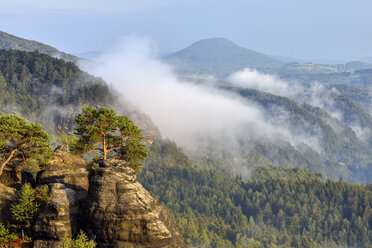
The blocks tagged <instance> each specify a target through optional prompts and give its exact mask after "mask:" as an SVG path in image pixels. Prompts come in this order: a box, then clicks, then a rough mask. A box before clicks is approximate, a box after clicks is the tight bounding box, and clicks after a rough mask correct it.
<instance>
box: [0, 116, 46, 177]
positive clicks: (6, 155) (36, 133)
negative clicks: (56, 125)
mask: <svg viewBox="0 0 372 248" xmlns="http://www.w3.org/2000/svg"><path fill="white" fill-rule="evenodd" d="M49 141H50V137H49V135H48V134H47V133H46V132H45V131H44V130H43V127H42V126H41V125H40V124H36V123H29V122H27V121H26V120H24V119H23V118H22V117H20V116H17V115H0V160H1V165H0V176H1V174H2V173H3V170H4V168H5V166H6V165H7V164H8V163H9V162H11V161H19V162H22V163H23V164H24V165H27V166H35V167H37V166H38V165H40V164H42V163H47V162H48V161H49V160H50V158H51V154H52V149H51V147H50V143H49Z"/></svg>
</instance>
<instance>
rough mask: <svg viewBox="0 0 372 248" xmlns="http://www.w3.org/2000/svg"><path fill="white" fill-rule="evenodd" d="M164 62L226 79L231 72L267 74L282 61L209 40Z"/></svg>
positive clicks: (232, 44)
mask: <svg viewBox="0 0 372 248" xmlns="http://www.w3.org/2000/svg"><path fill="white" fill-rule="evenodd" d="M166 60H167V61H168V62H170V63H171V64H173V65H175V66H176V67H178V69H180V71H181V72H182V71H185V70H186V73H189V72H190V73H195V72H196V73H198V72H201V73H211V74H215V75H216V74H219V75H221V76H227V75H228V74H230V73H231V72H233V71H238V70H241V69H244V68H247V67H248V68H252V69H257V70H261V71H270V70H272V69H273V68H279V67H280V66H282V64H283V62H282V61H279V60H277V59H274V58H272V57H270V56H267V55H265V54H263V53H259V52H256V51H253V50H249V49H246V48H243V47H240V46H238V45H237V44H235V43H234V42H232V41H230V40H228V39H226V38H209V39H203V40H200V41H197V42H195V43H193V44H192V45H190V46H189V47H187V48H185V49H182V50H180V51H178V52H176V53H173V54H170V55H168V56H167V57H166Z"/></svg>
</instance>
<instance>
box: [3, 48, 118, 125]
mask: <svg viewBox="0 0 372 248" xmlns="http://www.w3.org/2000/svg"><path fill="white" fill-rule="evenodd" d="M0 96H1V98H0V110H1V112H6V113H18V114H21V115H23V116H25V117H27V118H28V119H31V120H37V121H40V122H41V123H43V124H44V125H45V124H47V123H48V122H54V121H56V122H59V123H60V124H61V122H63V120H62V119H63V118H65V119H66V120H68V119H69V115H70V114H73V113H69V110H71V111H72V110H73V109H74V108H76V107H78V106H80V105H82V104H95V105H97V104H98V105H107V104H109V103H112V101H113V97H112V94H111V93H110V91H109V88H108V86H107V84H106V83H105V82H104V81H103V80H102V79H99V78H95V77H93V76H91V75H89V74H87V73H85V72H83V71H81V70H80V69H79V68H78V67H77V66H76V65H75V64H74V63H72V62H66V61H64V60H62V59H56V58H53V57H51V56H48V55H46V54H42V53H40V52H38V51H34V52H24V51H19V50H1V51H0ZM50 118H52V120H50ZM53 118H57V119H56V120H53ZM70 119H71V118H70Z"/></svg>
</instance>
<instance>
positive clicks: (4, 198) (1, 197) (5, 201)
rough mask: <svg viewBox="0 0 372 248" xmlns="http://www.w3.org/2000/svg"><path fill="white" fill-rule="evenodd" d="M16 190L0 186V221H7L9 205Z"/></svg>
mask: <svg viewBox="0 0 372 248" xmlns="http://www.w3.org/2000/svg"><path fill="white" fill-rule="evenodd" d="M15 193H16V189H14V188H11V187H8V186H5V185H3V184H0V221H1V222H4V223H6V222H7V221H9V217H10V216H11V213H10V205H11V203H12V200H13V198H14V196H15Z"/></svg>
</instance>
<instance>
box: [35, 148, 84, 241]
mask: <svg viewBox="0 0 372 248" xmlns="http://www.w3.org/2000/svg"><path fill="white" fill-rule="evenodd" d="M37 183H38V184H39V185H42V184H46V185H48V186H49V188H50V199H49V201H48V203H47V205H46V206H45V208H44V209H43V211H42V213H41V214H40V215H39V216H38V218H37V220H36V223H35V225H34V226H33V236H34V238H35V242H34V247H35V248H57V247H59V243H60V242H61V240H62V239H63V238H64V237H65V236H67V237H74V236H75V235H76V234H77V233H78V232H79V230H80V228H82V226H83V225H84V217H85V210H86V206H87V205H86V202H87V196H88V188H89V171H88V170H87V168H86V162H85V160H83V159H81V158H80V157H77V156H74V155H71V154H68V153H65V152H62V151H57V152H55V153H54V156H53V159H52V161H51V163H50V165H48V166H46V167H45V168H44V169H43V170H42V172H41V173H40V174H39V175H38V177H37Z"/></svg>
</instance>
